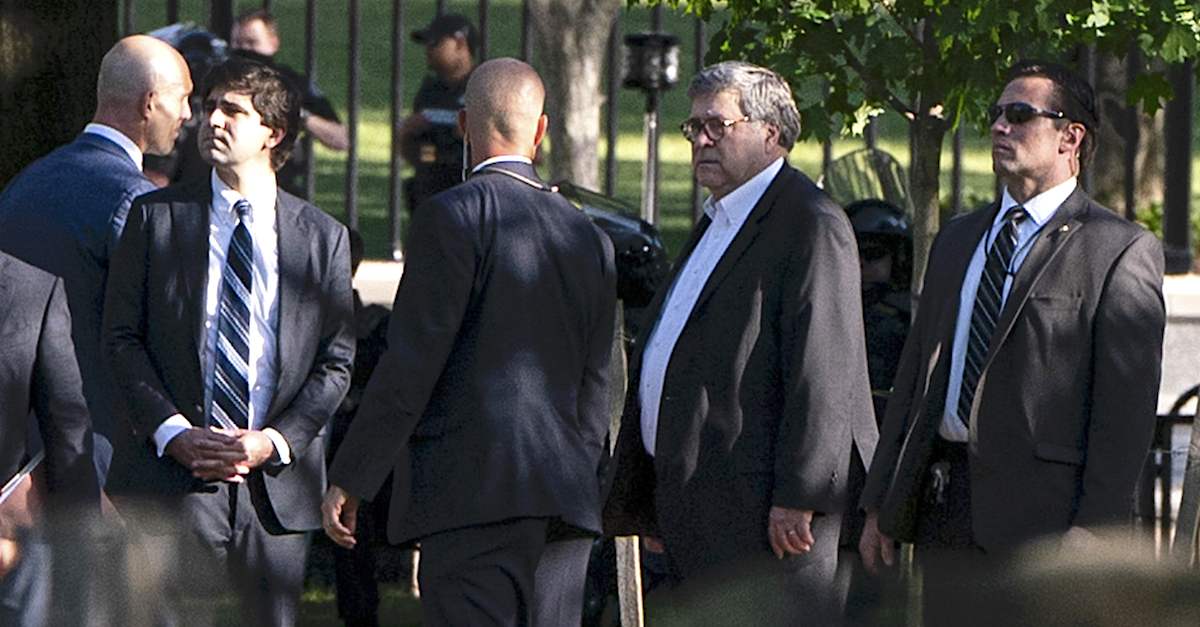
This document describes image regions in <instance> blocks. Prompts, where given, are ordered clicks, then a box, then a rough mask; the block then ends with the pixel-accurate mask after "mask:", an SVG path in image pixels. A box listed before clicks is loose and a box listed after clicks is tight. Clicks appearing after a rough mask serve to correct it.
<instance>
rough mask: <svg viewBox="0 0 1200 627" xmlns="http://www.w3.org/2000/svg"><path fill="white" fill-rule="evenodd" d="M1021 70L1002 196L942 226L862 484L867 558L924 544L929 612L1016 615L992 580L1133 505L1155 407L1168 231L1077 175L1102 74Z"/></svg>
mask: <svg viewBox="0 0 1200 627" xmlns="http://www.w3.org/2000/svg"><path fill="white" fill-rule="evenodd" d="M1010 76H1011V80H1010V82H1009V83H1008V85H1007V86H1006V87H1005V88H1004V91H1003V92H1002V93H1001V94H1000V98H999V100H997V103H996V105H995V106H994V107H992V109H991V111H990V117H989V122H990V124H991V137H992V163H993V169H994V170H995V172H996V176H997V177H998V178H999V181H1000V182H1001V184H1002V185H1003V186H1004V191H1003V194H1002V196H1001V199H1000V200H999V201H998V202H996V203H993V204H992V205H990V206H988V207H987V208H985V209H983V210H980V211H976V212H974V213H970V214H967V215H965V216H961V217H959V218H956V219H954V220H952V221H950V222H949V223H948V224H947V225H946V226H945V227H944V228H943V229H942V231H941V232H940V233H939V234H938V236H937V238H936V239H935V241H934V243H933V248H932V250H931V251H930V257H929V266H928V270H927V271H926V276H925V287H924V293H923V294H922V295H921V300H920V306H919V307H918V309H917V317H916V320H915V321H914V323H913V328H912V331H911V332H910V333H909V336H908V343H907V345H906V346H905V350H904V355H903V357H902V358H901V363H900V367H899V372H898V373H897V376H896V380H895V382H894V386H893V392H892V395H891V398H890V399H889V403H888V408H887V414H886V416H885V418H884V422H883V426H882V428H881V432H880V441H879V448H878V450H877V451H876V455H875V458H874V460H873V462H872V464H871V471H870V474H869V476H868V478H867V484H866V487H865V489H864V493H863V498H862V506H863V508H864V509H865V510H866V511H867V522H866V529H865V530H864V532H863V538H862V541H861V543H860V550H861V552H862V555H863V559H864V562H865V565H866V567H867V569H868V570H870V571H873V572H876V573H878V572H880V571H881V570H883V569H885V568H886V567H888V566H892V565H894V564H895V551H894V544H893V540H902V541H905V542H911V543H913V544H915V545H916V556H917V561H918V564H919V566H920V567H921V570H922V572H923V577H924V607H925V615H926V616H925V617H926V621H925V624H926V625H964V624H991V623H990V622H989V619H990V620H994V621H997V622H998V623H1003V622H1004V619H1003V618H1002V617H1005V616H1007V614H1006V613H1004V612H1003V608H1002V607H1000V606H997V605H996V598H995V596H994V595H987V594H984V593H983V591H984V590H985V588H984V587H983V586H982V585H981V582H984V581H986V580H987V578H989V577H992V576H997V575H1000V574H1002V572H1003V569H1004V567H1005V566H1006V564H1007V562H1008V558H1010V557H1011V556H1012V555H1013V552H1014V550H1015V549H1017V548H1019V547H1021V546H1022V545H1024V544H1027V543H1029V542H1030V541H1032V540H1035V539H1049V540H1050V541H1051V542H1052V543H1054V544H1057V545H1059V546H1061V547H1063V548H1065V549H1067V550H1077V549H1079V548H1087V547H1089V546H1091V545H1092V543H1094V542H1095V541H1096V540H1095V538H1096V536H1095V534H1096V532H1097V530H1099V529H1101V528H1104V527H1107V526H1111V525H1121V524H1123V523H1126V522H1127V521H1128V520H1129V518H1130V506H1131V503H1132V496H1133V492H1134V486H1135V483H1136V481H1137V477H1138V473H1139V471H1140V470H1141V467H1142V464H1143V461H1144V460H1145V456H1146V452H1147V450H1148V448H1149V444H1150V438H1151V433H1152V430H1153V427H1154V421H1155V407H1156V403H1157V394H1158V385H1159V374H1160V362H1161V353H1162V337H1163V325H1164V317H1165V314H1164V306H1163V298H1162V274H1163V256H1162V248H1161V246H1160V244H1159V242H1158V240H1157V239H1156V238H1155V237H1154V236H1153V235H1152V234H1150V233H1149V232H1147V231H1146V230H1145V229H1143V228H1141V227H1139V226H1136V225H1134V224H1131V223H1129V222H1127V221H1126V220H1123V219H1121V218H1120V217H1118V216H1117V215H1115V214H1113V213H1112V212H1111V211H1109V210H1107V209H1106V208H1104V207H1102V206H1100V205H1099V204H1097V203H1096V202H1094V201H1093V200H1092V199H1091V198H1090V197H1089V196H1088V195H1087V193H1086V192H1084V191H1083V189H1082V188H1081V187H1080V186H1079V185H1078V182H1077V180H1076V177H1077V176H1078V174H1079V171H1080V169H1081V168H1082V167H1084V166H1086V165H1087V163H1088V162H1089V160H1090V159H1091V157H1092V154H1093V153H1094V152H1095V141H1096V138H1095V131H1096V128H1097V120H1096V113H1095V96H1094V94H1093V92H1092V89H1091V87H1090V86H1088V85H1087V84H1086V83H1084V82H1083V81H1081V80H1080V79H1079V78H1078V77H1076V76H1075V75H1074V74H1072V73H1071V72H1070V71H1068V70H1066V69H1065V68H1063V67H1061V66H1057V65H1053V64H1049V63H1044V62H1038V61H1026V62H1022V63H1019V64H1017V65H1016V66H1015V67H1014V68H1013V69H1012V70H1011V72H1010ZM981 621H982V622H981ZM1006 624H1007V623H1006Z"/></svg>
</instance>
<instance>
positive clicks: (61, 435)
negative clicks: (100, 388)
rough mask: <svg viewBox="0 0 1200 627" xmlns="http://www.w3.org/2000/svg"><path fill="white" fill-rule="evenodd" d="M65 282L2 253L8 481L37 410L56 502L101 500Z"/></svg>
mask: <svg viewBox="0 0 1200 627" xmlns="http://www.w3.org/2000/svg"><path fill="white" fill-rule="evenodd" d="M70 331H71V314H69V313H68V312H67V298H66V294H65V293H64V291H63V285H62V280H61V279H57V278H55V277H54V276H53V275H51V274H48V273H46V272H43V271H41V270H39V269H37V268H35V267H33V266H31V265H28V264H26V263H24V262H22V261H20V260H18V259H14V258H13V257H11V256H9V255H7V254H5V253H0V364H2V367H0V483H4V482H6V481H8V480H9V478H11V477H12V476H13V475H15V474H16V473H17V471H18V470H19V469H20V467H21V465H22V464H23V463H24V462H25V459H26V454H27V450H26V448H27V435H28V431H29V422H30V421H29V413H30V410H32V411H33V412H34V413H35V414H36V415H37V425H38V431H39V432H40V434H41V436H42V445H43V447H44V449H45V450H46V461H45V462H44V465H45V468H46V471H47V472H46V478H47V488H48V492H49V495H50V498H51V503H52V504H53V503H56V502H62V503H64V504H72V503H81V502H82V503H90V504H91V505H93V506H98V505H99V502H100V501H99V489H98V487H97V482H96V470H95V466H93V464H92V423H91V420H90V419H89V418H88V412H87V405H86V404H85V403H84V400H83V386H82V382H81V381H80V379H79V366H78V365H77V364H76V362H75V349H74V347H73V346H72V345H71V333H70Z"/></svg>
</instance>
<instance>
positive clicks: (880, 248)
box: [846, 198, 912, 292]
mask: <svg viewBox="0 0 1200 627" xmlns="http://www.w3.org/2000/svg"><path fill="white" fill-rule="evenodd" d="M846 215H847V216H849V218H850V225H851V226H853V227H854V234H855V235H856V236H857V237H858V248H859V255H860V257H863V258H864V260H870V259H872V258H873V259H879V258H882V257H883V256H884V255H891V257H892V272H891V277H892V279H891V283H892V289H894V290H896V291H901V292H906V291H908V289H909V286H910V283H911V282H912V229H911V228H910V225H909V221H908V216H907V215H905V213H904V211H903V210H901V209H900V208H899V207H897V206H896V205H893V204H892V203H890V202H888V201H886V200H880V199H878V198H869V199H866V200H857V201H854V202H852V203H850V204H849V205H846Z"/></svg>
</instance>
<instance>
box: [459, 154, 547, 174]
mask: <svg viewBox="0 0 1200 627" xmlns="http://www.w3.org/2000/svg"><path fill="white" fill-rule="evenodd" d="M494 163H524V164H525V165H533V160H532V159H530V158H529V157H522V156H521V155H496V156H495V157H490V158H488V159H484V160H483V161H480V162H479V165H477V166H475V167H473V168H471V174H475V173H476V172H478V171H480V170H482V169H484V168H486V167H488V166H489V165H492V164H494Z"/></svg>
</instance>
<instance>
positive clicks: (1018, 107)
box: [988, 102, 1067, 124]
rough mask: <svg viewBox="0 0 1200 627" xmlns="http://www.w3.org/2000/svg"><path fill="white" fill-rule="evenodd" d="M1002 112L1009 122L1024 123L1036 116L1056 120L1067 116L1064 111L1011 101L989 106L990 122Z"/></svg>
mask: <svg viewBox="0 0 1200 627" xmlns="http://www.w3.org/2000/svg"><path fill="white" fill-rule="evenodd" d="M1001 113H1003V114H1004V119H1005V120H1007V121H1008V123H1009V124H1024V123H1026V122H1028V121H1030V120H1032V119H1033V118H1034V116H1041V117H1044V118H1053V119H1055V120H1058V119H1062V118H1065V117H1067V114H1066V113H1063V112H1062V111H1047V110H1045V109H1039V108H1037V107H1035V106H1033V105H1031V104H1026V103H1024V102H1010V103H1008V104H1005V105H998V104H997V105H992V106H990V107H988V124H995V123H996V119H997V118H999V117H1000V114H1001Z"/></svg>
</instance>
